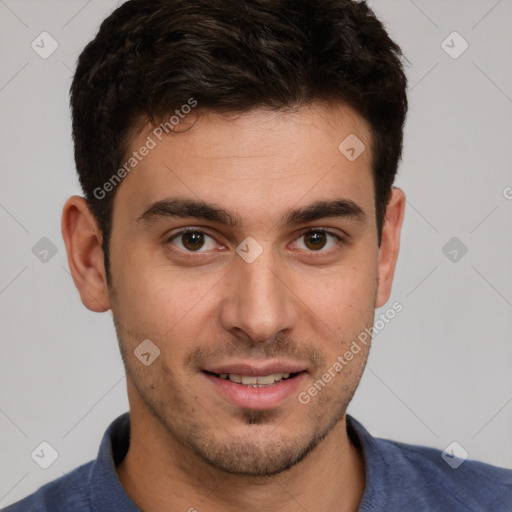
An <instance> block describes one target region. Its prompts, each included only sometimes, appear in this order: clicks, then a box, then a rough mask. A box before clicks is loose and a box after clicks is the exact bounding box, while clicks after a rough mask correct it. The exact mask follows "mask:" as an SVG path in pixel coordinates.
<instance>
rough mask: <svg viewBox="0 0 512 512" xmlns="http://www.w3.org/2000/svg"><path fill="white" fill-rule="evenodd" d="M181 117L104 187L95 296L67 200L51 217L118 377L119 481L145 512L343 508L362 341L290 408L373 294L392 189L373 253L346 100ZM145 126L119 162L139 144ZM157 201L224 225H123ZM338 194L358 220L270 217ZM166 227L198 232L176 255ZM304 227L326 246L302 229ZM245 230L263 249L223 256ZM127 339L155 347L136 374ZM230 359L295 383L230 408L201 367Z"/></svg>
mask: <svg viewBox="0 0 512 512" xmlns="http://www.w3.org/2000/svg"><path fill="white" fill-rule="evenodd" d="M190 121H191V120H190V119H189V120H188V121H184V122H183V123H184V124H183V126H186V122H190ZM194 121H196V122H195V124H194V125H193V126H192V124H190V126H186V127H187V128H189V129H188V130H186V131H183V132H182V133H174V134H171V135H169V136H167V137H165V138H164V139H163V140H162V141H161V142H159V143H158V145H157V146H156V147H155V148H154V149H152V150H151V151H150V152H149V154H148V155H147V156H146V157H145V158H144V159H143V160H142V161H141V162H140V163H139V164H138V166H137V167H136V168H135V169H134V170H133V171H132V172H131V173H130V174H129V175H128V176H127V177H126V178H125V179H124V180H123V181H122V183H121V184H120V185H119V186H118V188H117V190H116V196H115V201H114V212H113V229H112V235H111V243H110V262H111V277H112V286H111V287H110V288H109V287H108V286H107V280H106V275H105V268H104V264H103V254H102V251H101V232H100V231H99V229H98V227H97V223H96V222H95V219H94V217H93V216H92V214H91V212H90V210H89V208H88V207H87V204H86V202H85V201H84V199H83V198H80V197H76V196H75V197H72V198H70V199H69V200H68V201H67V203H66V205H65V207H64V212H63V233H64V238H65V243H66V248H67V252H68V260H69V265H70V270H71V273H72V275H73V279H74V281H75V284H76V286H77V288H78V290H79V292H80V295H81V298H82V301H83V303H84V305H85V306H86V307H87V308H89V309H90V310H92V311H98V312H99V311H105V310H107V309H109V308H111V309H112V312H113V315H114V318H115V323H116V328H117V334H118V338H119V344H120V347H121V353H122V355H123V360H124V363H125V367H126V372H127V389H128V398H129V402H130V412H131V429H132V434H131V444H130V449H129V451H128V454H127V456H126V457H125V459H124V460H123V462H122V463H121V464H120V465H119V466H118V468H117V471H118V475H119V478H120V481H121V483H122V485H123V486H124V488H125V490H126V492H127V493H128V495H129V496H130V497H131V499H132V500H133V501H134V502H135V503H136V504H137V505H138V506H139V507H140V508H141V509H143V510H144V511H145V512H148V511H149V512H151V511H155V512H156V511H158V510H167V511H178V510H179V511H183V510H194V509H196V510H198V511H199V512H200V511H201V510H208V511H213V512H215V511H226V510H227V511H235V510H245V511H247V512H251V511H257V510H258V511H259V510H261V509H262V508H263V509H267V510H276V511H283V512H284V511H292V510H293V511H296V510H297V509H300V508H301V507H303V508H304V509H306V510H316V511H320V512H321V511H328V510H334V509H336V510H342V511H354V510H357V508H358V505H359V503H360V500H361V497H362V494H363V492H364V483H365V475H364V463H363V459H362V456H361V454H360V453H359V451H358V449H357V448H356V446H355V445H354V444H353V443H352V442H351V441H350V439H349V437H348V435H347V431H346V416H345V414H346V408H347V406H348V403H349V402H350V400H351V398H352V396H353V394H354V392H355V390H356V388H357V385H358V383H359V380H360V378H361V374H362V372H363V370H364V366H365V363H366V359H367V355H368V350H369V348H368V347H362V350H361V352H359V353H358V354H357V355H356V356H354V358H353V359H352V360H351V361H350V363H349V364H347V365H346V366H345V367H344V368H343V371H341V372H340V373H338V374H337V375H336V377H334V378H333V379H332V380H331V381H330V382H329V383H328V384H327V385H326V386H325V387H324V388H323V389H322V390H321V392H319V393H318V394H317V395H316V396H315V397H312V398H311V401H310V402H309V403H308V404H306V405H305V404H302V403H300V401H299V400H298V399H297V392H300V391H307V389H308V388H310V387H311V386H312V385H313V384H314V382H316V381H317V380H318V379H319V378H321V376H322V374H323V373H324V372H325V371H326V370H327V369H328V368H329V367H331V366H332V365H333V364H334V363H335V361H336V360H337V357H338V356H339V355H342V354H344V353H345V351H346V350H347V349H348V347H349V346H350V343H351V341H352V340H353V339H355V338H356V336H357V335H358V334H359V333H360V332H362V331H364V329H365V328H369V327H370V326H372V325H373V317H374V311H375V308H377V307H381V306H383V305H384V304H385V303H386V302H387V300H388V298H389V295H390V291H391V284H392V280H393V274H394V269H395V264H396V260H397V256H398V251H399V244H400V230H401V225H402V220H403V215H404V205H405V196H404V194H403V192H402V191H401V190H400V189H397V188H394V189H393V191H392V197H391V200H390V203H389V205H388V209H387V215H386V221H385V224H384V228H383V232H382V241H381V245H380V247H379V244H378V237H377V229H376V222H375V206H374V201H375V197H374V188H373V179H372V174H371V164H372V162H371V147H372V140H371V134H370V130H369V127H368V124H367V123H366V122H365V120H364V119H363V118H361V117H360V116H359V115H358V114H357V113H355V112H354V111H353V110H351V109H350V108H348V107H346V106H342V105H325V104H313V105H310V106H308V107H303V108H302V109H300V110H299V111H296V112H293V113H292V112H287V113H286V112H279V113H276V112H269V111H266V110H255V111H252V112H249V113H244V114H241V115H237V116H234V115H219V114H213V113H201V115H199V116H198V118H197V119H194ZM147 128H148V127H146V129H145V130H142V131H141V132H140V133H139V135H138V136H137V137H136V138H135V139H134V140H133V141H132V144H131V150H130V152H131V151H133V150H135V149H137V148H139V147H140V146H141V145H143V144H144V142H145V141H146V136H147V135H148V133H150V132H149V131H148V129H147ZM351 133H353V134H356V135H357V137H358V138H359V139H360V140H361V141H363V142H364V144H365V145H366V150H365V151H364V152H363V153H362V154H361V155H360V156H359V157H358V158H357V159H356V160H355V161H353V162H351V161H349V160H348V159H347V158H346V157H345V156H344V155H343V154H342V153H341V152H340V151H339V150H338V145H339V144H340V142H341V141H343V140H344V139H345V138H346V137H347V136H348V135H349V134H351ZM130 152H129V153H130ZM175 197H180V198H187V199H191V200H202V201H206V202H208V203H212V204H214V205H216V206H217V207H220V208H223V209H225V210H228V211H229V212H231V213H232V214H233V215H234V216H235V215H236V216H237V218H238V220H239V224H238V226H236V227H234V226H228V225H225V224H223V223H221V222H218V221H212V220H205V219H198V218H195V217H187V218H179V217H170V216H165V215H148V216H146V217H145V218H144V220H140V217H141V216H142V215H143V214H144V212H146V211H147V210H148V208H150V207H151V205H152V204H154V203H155V202H156V201H161V200H164V199H168V198H175ZM339 198H343V199H345V200H350V201H352V202H353V203H355V204H356V205H358V206H359V208H360V209H361V210H362V212H363V214H364V215H362V216H359V217H354V216H327V217H323V218H320V219H316V220H313V221H307V222H302V223H300V224H294V225H290V224H286V223H282V222H280V219H281V218H282V217H283V215H284V214H285V213H286V212H287V211H289V210H291V209H297V208H305V207H307V206H308V205H310V204H312V203H314V202H315V201H329V200H333V199H339ZM138 219H139V220H138ZM184 227H193V228H197V229H198V230H201V231H203V232H204V233H206V234H207V235H208V236H206V237H204V246H202V248H201V249H200V250H199V252H198V251H190V250H189V251H188V254H189V255H190V257H188V258H187V257H186V256H185V254H186V253H187V248H188V249H190V247H191V244H190V239H189V238H186V237H185V238H184V237H180V236H178V237H174V238H173V236H174V235H176V234H177V233H178V232H179V231H180V229H183V228H184ZM312 228H315V229H318V228H324V229H326V230H328V231H329V232H331V233H333V234H335V235H339V236H340V237H343V241H339V240H338V239H337V238H336V237H335V236H332V235H322V233H318V232H315V233H314V234H313V238H312V235H311V234H310V235H305V232H307V231H308V230H310V229H312ZM196 236H197V235H196ZM199 236H200V235H199ZM249 236H250V237H253V238H254V239H255V240H256V241H257V243H258V244H259V245H260V247H261V248H262V251H263V252H262V254H261V255H260V256H259V257H258V258H257V259H256V260H255V261H254V262H252V263H247V262H246V261H245V260H244V259H243V258H241V257H240V256H239V255H238V254H237V252H236V248H237V247H238V245H239V244H240V243H241V242H242V241H243V240H244V239H245V238H247V237H249ZM171 238H172V240H170V239H171ZM194 240H195V241H197V239H194ZM312 241H313V243H311V242H312ZM192 247H195V246H193V245H192ZM145 339H150V340H151V341H152V342H153V343H154V344H155V345H156V346H157V347H158V348H159V350H160V356H159V357H158V358H157V359H155V361H154V362H153V363H152V364H150V365H148V366H145V365H143V364H141V362H140V360H139V359H138V358H137V357H135V355H134V349H135V348H136V347H137V346H138V345H139V344H140V343H141V341H142V340H145ZM241 361H243V362H248V363H250V364H256V365H261V364H263V363H267V362H269V361H270V362H272V361H287V362H293V363H298V364H300V365H302V367H303V368H304V369H305V374H303V375H302V380H301V382H300V387H299V388H298V389H297V392H295V393H293V394H291V395H290V396H287V397H286V398H285V399H284V400H283V401H281V402H280V403H279V404H278V405H277V406H275V407H269V408H265V407H260V408H258V409H256V408H246V407H239V406H236V405H233V404H232V403H231V402H229V401H228V400H226V399H225V397H224V396H223V395H222V394H220V393H219V392H218V390H217V388H216V387H215V386H213V385H212V384H211V382H210V380H209V379H208V378H207V377H206V376H205V374H204V373H203V372H202V369H204V368H205V367H206V366H208V365H211V366H215V365H217V366H218V365H221V364H228V363H232V362H241ZM333 454H335V455H334V456H333ZM233 489H236V492H233ZM320 489H321V492H319V490H320Z"/></svg>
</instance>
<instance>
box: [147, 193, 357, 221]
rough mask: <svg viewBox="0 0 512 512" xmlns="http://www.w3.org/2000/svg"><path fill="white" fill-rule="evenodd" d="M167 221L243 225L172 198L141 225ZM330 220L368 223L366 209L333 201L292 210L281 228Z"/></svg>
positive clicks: (213, 209)
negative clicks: (180, 219)
mask: <svg viewBox="0 0 512 512" xmlns="http://www.w3.org/2000/svg"><path fill="white" fill-rule="evenodd" d="M167 217H178V218H187V217H194V218H197V219H204V220H209V221H212V222H217V223H220V224H224V225H226V226H229V227H238V226H240V225H241V219H240V217H239V216H238V215H237V214H234V213H231V212H229V211H228V210H225V209H223V208H220V207H218V206H216V205H214V204H211V203H207V202H205V201H201V200H193V199H184V198H170V199H163V200H161V201H157V202H156V203H153V204H152V205H151V206H150V207H149V208H148V209H147V210H146V211H145V212H144V213H143V214H142V215H141V216H140V217H138V218H137V222H141V223H153V222H157V221H159V220H161V219H162V218H167ZM326 217H341V218H349V219H352V220H356V221H358V222H364V220H365V219H366V215H365V213H364V211H363V209H362V208H361V207H360V206H358V205H357V204H356V203H355V202H354V201H352V200H350V199H342V198H340V199H333V200H328V201H327V200H323V201H315V202H314V203H312V204H310V205H308V206H305V207H302V208H296V209H292V210H289V211H288V212H286V213H285V214H284V215H283V217H282V218H281V221H280V225H297V224H302V223H307V222H312V221H315V220H319V219H323V218H326Z"/></svg>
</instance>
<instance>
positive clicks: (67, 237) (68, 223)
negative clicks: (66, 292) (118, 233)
mask: <svg viewBox="0 0 512 512" xmlns="http://www.w3.org/2000/svg"><path fill="white" fill-rule="evenodd" d="M62 236H63V238H64V243H65V245H66V252H67V256H68V264H69V270H70V271H71V275H72V276H73V281H74V283H75V286H76V287H77V289H78V292H79V293H80V298H81V299H82V302H83V304H84V306H85V307H86V308H87V309H90V310H91V311H95V312H98V313H101V312H103V311H107V310H108V309H110V303H109V298H108V297H109V296H108V286H107V279H106V273H105V265H104V261H103V250H102V248H101V242H102V234H101V231H100V229H99V228H98V224H97V222H96V219H95V218H94V216H93V214H92V212H91V210H90V208H89V206H88V204H87V202H86V200H85V199H84V198H83V197H79V196H72V197H70V198H69V199H68V200H67V201H66V204H65V205H64V208H63V211H62Z"/></svg>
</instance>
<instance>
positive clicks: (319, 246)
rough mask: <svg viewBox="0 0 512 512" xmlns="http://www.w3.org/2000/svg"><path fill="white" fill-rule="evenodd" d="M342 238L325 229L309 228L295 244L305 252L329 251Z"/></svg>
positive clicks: (341, 240)
mask: <svg viewBox="0 0 512 512" xmlns="http://www.w3.org/2000/svg"><path fill="white" fill-rule="evenodd" d="M340 242H343V239H342V238H341V237H340V236H339V235H337V234H335V233H331V232H330V231H326V230H325V229H310V230H309V231H307V232H305V233H303V234H302V235H301V236H300V237H299V238H298V239H297V241H296V242H295V246H296V247H298V248H299V249H302V250H304V251H307V252H319V253H321V254H323V253H328V252H330V249H334V248H335V247H336V246H337V245H338V244H339V243H340Z"/></svg>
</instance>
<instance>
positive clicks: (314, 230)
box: [165, 226, 346, 258]
mask: <svg viewBox="0 0 512 512" xmlns="http://www.w3.org/2000/svg"><path fill="white" fill-rule="evenodd" d="M187 233H202V234H204V235H206V236H208V237H210V238H212V239H214V240H215V238H214V237H213V236H211V235H209V234H208V233H206V232H205V231H204V230H202V229H200V228H195V227H193V226H190V227H186V228H184V229H182V230H181V231H178V232H177V233H174V234H173V235H172V236H170V237H169V238H168V239H167V240H166V242H165V243H166V244H169V245H171V246H172V243H171V242H172V241H174V240H175V239H176V238H179V237H180V236H182V235H185V234H187ZM312 233H323V234H326V235H330V236H332V237H334V238H335V239H336V240H337V243H336V246H338V244H339V243H345V242H346V240H345V238H344V237H342V236H341V235H339V234H337V233H334V232H332V231H329V230H328V229H325V228H322V227H318V228H309V229H307V230H306V231H304V232H302V233H301V234H300V235H299V236H298V237H297V238H296V240H298V239H300V238H302V237H304V236H306V235H309V234H312ZM172 250H173V251H175V252H178V253H179V254H180V255H182V256H184V257H186V258H197V257H200V255H203V256H204V251H200V250H199V251H184V250H182V249H177V248H174V247H173V248H172ZM333 250H336V248H333V249H329V250H327V251H324V250H322V249H319V250H318V251H313V250H310V251H307V252H308V253H310V254H309V256H310V257H313V258H314V257H321V256H324V255H326V254H327V255H328V254H330V253H331V252H332V251H333Z"/></svg>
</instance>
